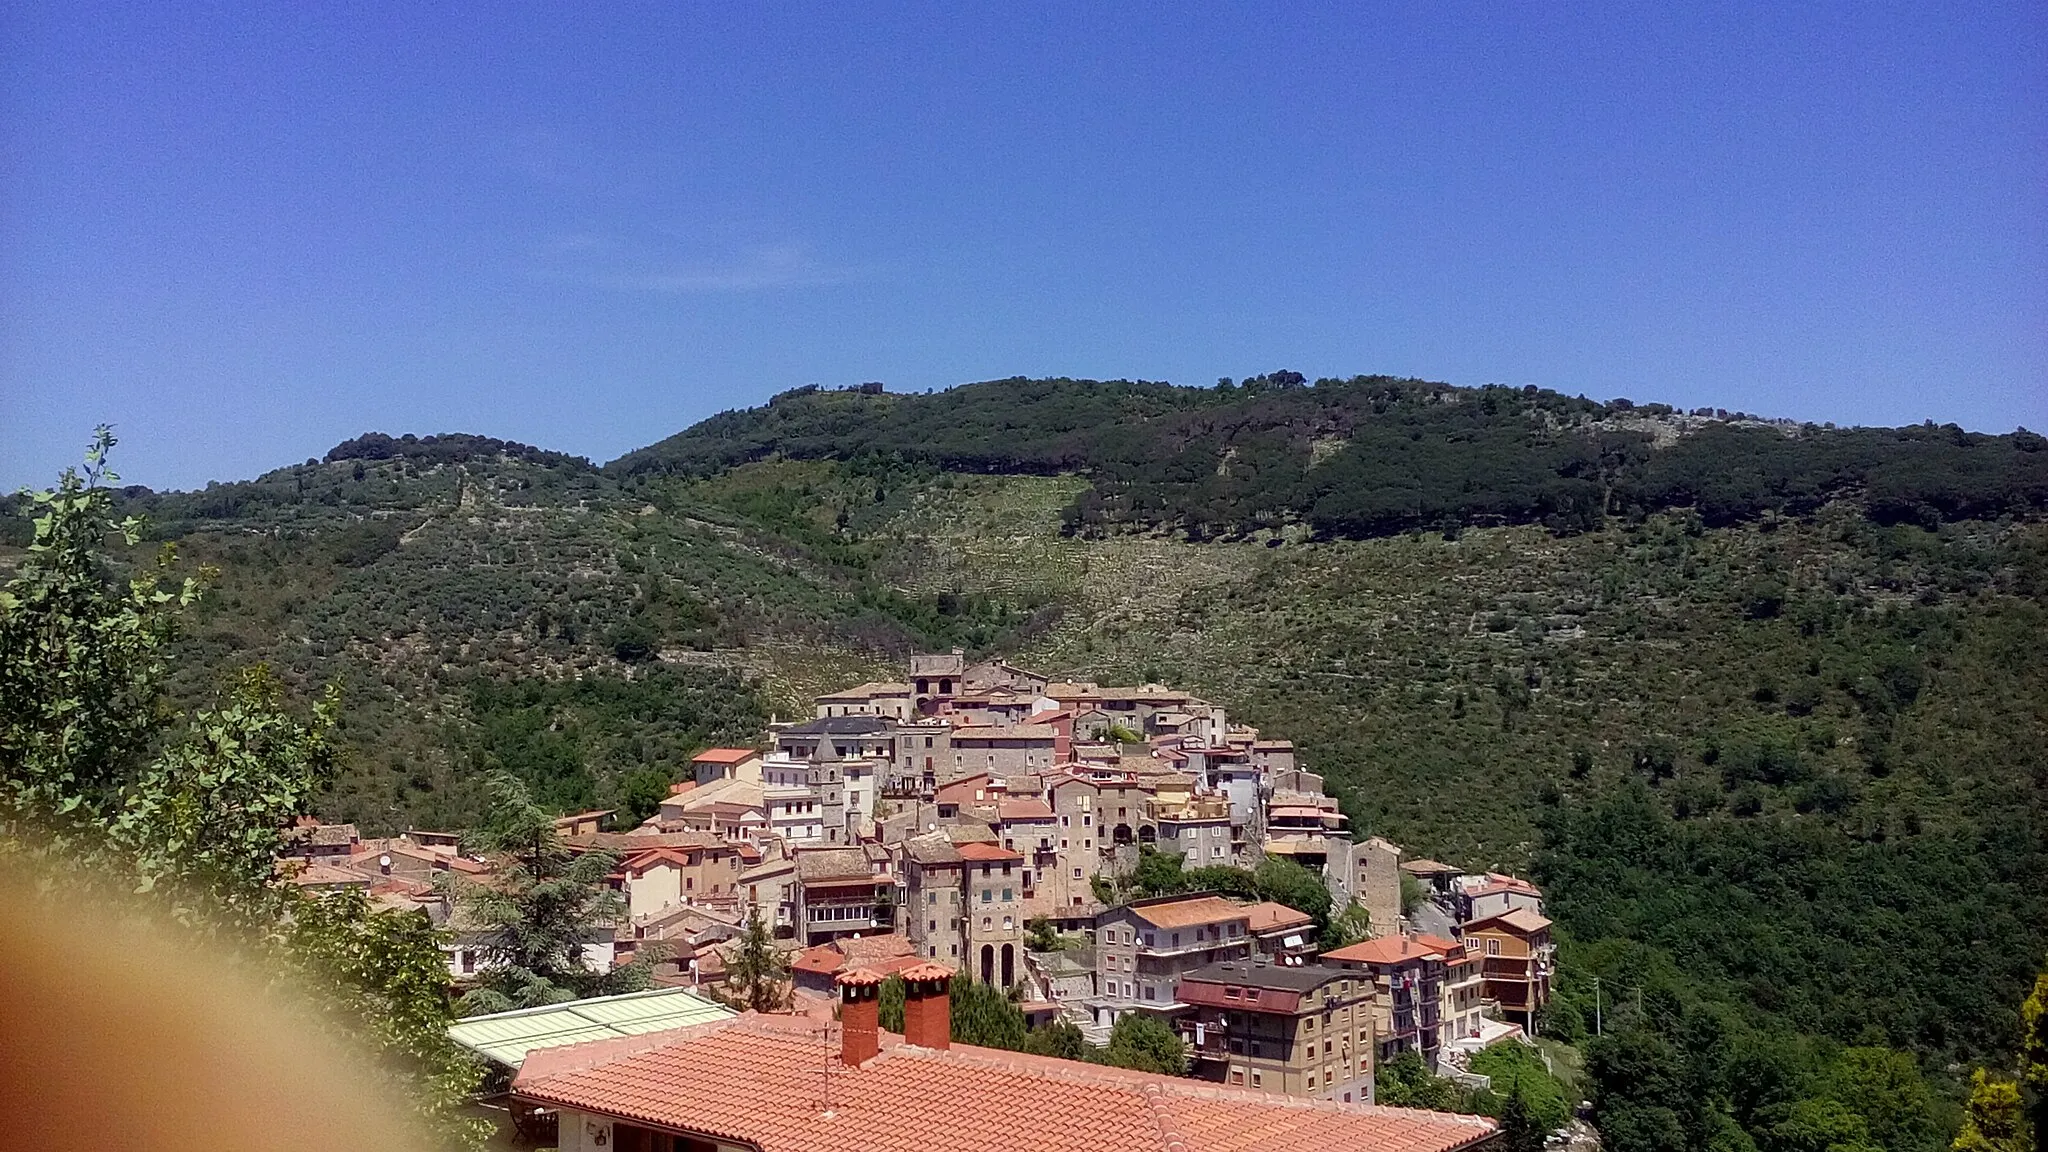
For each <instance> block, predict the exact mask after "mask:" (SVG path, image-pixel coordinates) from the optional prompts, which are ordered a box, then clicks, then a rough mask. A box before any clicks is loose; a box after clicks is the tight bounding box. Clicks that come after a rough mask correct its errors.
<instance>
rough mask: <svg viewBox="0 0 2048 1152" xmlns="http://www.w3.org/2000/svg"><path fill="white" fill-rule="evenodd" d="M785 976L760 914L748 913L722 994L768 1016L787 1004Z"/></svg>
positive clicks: (728, 965) (728, 963)
mask: <svg viewBox="0 0 2048 1152" xmlns="http://www.w3.org/2000/svg"><path fill="white" fill-rule="evenodd" d="M788 972H789V965H787V964H785V963H784V962H783V960H782V955H781V954H780V953H778V952H777V951H776V950H775V942H774V940H772V939H771V938H770V937H769V935H768V925H767V924H766V923H764V922H763V921H762V919H761V910H760V909H759V908H754V909H751V910H749V911H748V913H747V930H746V932H745V933H743V934H742V935H741V936H740V946H739V947H738V948H737V949H735V950H734V951H733V954H732V957H731V958H730V959H729V960H727V961H726V965H725V987H726V991H727V992H728V993H729V994H730V995H731V997H732V999H733V1000H734V1001H735V1002H736V1004H737V1006H739V1007H741V1008H751V1009H753V1010H754V1011H756V1012H772V1011H774V1010H775V1009H777V1008H781V1007H783V1006H785V1005H787V1004H788V1003H789V985H788V983H787V982H786V980H785V977H786V976H787V974H788ZM899 987H900V984H899ZM900 1029H901V1024H900V1023H899V1025H898V1030H900Z"/></svg>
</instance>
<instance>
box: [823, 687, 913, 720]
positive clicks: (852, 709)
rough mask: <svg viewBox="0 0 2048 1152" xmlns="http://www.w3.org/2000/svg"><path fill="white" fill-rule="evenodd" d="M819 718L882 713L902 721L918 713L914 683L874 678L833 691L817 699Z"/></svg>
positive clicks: (881, 714) (880, 714) (877, 714)
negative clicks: (913, 693) (912, 694)
mask: <svg viewBox="0 0 2048 1152" xmlns="http://www.w3.org/2000/svg"><path fill="white" fill-rule="evenodd" d="M815 705H816V708H817V718H818V719H820V720H826V719H830V718H832V717H834V716H882V717H886V718H887V719H890V720H895V721H897V722H899V723H900V722H902V721H906V720H909V719H910V718H911V717H912V716H913V715H915V714H916V706H915V704H913V703H912V701H911V692H910V685H909V684H905V683H899V682H895V681H871V682H869V683H866V684H860V685H856V686H854V687H852V688H848V689H846V690H845V691H843V692H830V693H827V694H825V695H823V696H820V697H818V698H817V700H816V701H815Z"/></svg>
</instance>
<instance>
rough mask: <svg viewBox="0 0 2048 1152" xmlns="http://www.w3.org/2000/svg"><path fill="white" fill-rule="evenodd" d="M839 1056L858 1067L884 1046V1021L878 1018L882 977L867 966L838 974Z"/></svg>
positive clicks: (848, 1064)
mask: <svg viewBox="0 0 2048 1152" xmlns="http://www.w3.org/2000/svg"><path fill="white" fill-rule="evenodd" d="M838 984H839V1029H840V1044H839V1059H840V1060H841V1061H842V1062H844V1063H845V1064H846V1066H847V1067H849V1068H858V1067H860V1066H861V1065H862V1064H865V1063H867V1062H868V1061H869V1060H872V1059H874V1057H875V1054H876V1053H877V1052H880V1051H881V1050H882V1036H881V1024H880V1022H879V1020H878V1018H877V1010H878V1007H879V999H880V996H881V992H882V977H881V976H880V974H878V973H875V972H870V971H868V970H867V969H865V968H854V969H851V970H849V971H845V972H841V973H840V974H839V980H838Z"/></svg>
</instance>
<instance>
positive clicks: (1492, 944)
mask: <svg viewBox="0 0 2048 1152" xmlns="http://www.w3.org/2000/svg"><path fill="white" fill-rule="evenodd" d="M1486 954H1487V955H1488V956H1498V955H1500V941H1498V940H1488V941H1487V942H1486Z"/></svg>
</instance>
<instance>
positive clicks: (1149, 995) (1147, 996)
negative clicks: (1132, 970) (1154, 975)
mask: <svg viewBox="0 0 2048 1152" xmlns="http://www.w3.org/2000/svg"><path fill="white" fill-rule="evenodd" d="M1153 991H1154V989H1153V987H1152V985H1150V984H1147V985H1145V999H1147V1000H1150V999H1153V996H1152V993H1153Z"/></svg>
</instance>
